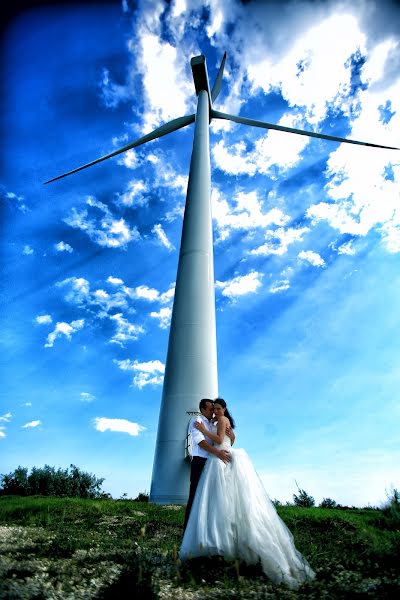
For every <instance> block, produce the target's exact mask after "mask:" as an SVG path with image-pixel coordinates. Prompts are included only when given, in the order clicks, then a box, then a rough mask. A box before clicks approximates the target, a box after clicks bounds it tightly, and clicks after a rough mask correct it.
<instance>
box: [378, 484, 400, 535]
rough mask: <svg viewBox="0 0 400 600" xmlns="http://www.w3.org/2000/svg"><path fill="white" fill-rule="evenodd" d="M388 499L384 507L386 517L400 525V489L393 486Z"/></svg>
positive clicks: (396, 525)
mask: <svg viewBox="0 0 400 600" xmlns="http://www.w3.org/2000/svg"><path fill="white" fill-rule="evenodd" d="M386 495H387V498H388V499H387V501H386V503H385V505H384V506H383V508H382V511H383V514H384V515H385V517H386V519H387V520H388V521H389V522H390V523H391V524H392V525H393V526H395V527H397V528H398V527H399V526H400V491H399V490H397V489H396V488H392V490H391V492H390V493H387V492H386Z"/></svg>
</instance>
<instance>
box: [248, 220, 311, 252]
mask: <svg viewBox="0 0 400 600" xmlns="http://www.w3.org/2000/svg"><path fill="white" fill-rule="evenodd" d="M309 231H310V229H309V227H288V228H287V229H285V228H284V227H278V228H277V229H271V230H267V231H266V232H265V239H266V243H265V244H263V245H262V246H259V247H258V248H254V249H253V250H250V254H256V255H261V256H268V255H270V254H277V255H279V256H281V255H283V254H286V252H287V251H288V248H289V246H290V245H291V244H294V243H295V242H301V241H302V240H303V237H304V235H305V234H306V233H308V232H309Z"/></svg>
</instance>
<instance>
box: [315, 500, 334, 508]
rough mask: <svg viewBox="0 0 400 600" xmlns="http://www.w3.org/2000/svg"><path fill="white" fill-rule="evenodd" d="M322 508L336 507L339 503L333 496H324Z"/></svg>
mask: <svg viewBox="0 0 400 600" xmlns="http://www.w3.org/2000/svg"><path fill="white" fill-rule="evenodd" d="M319 507H320V508H336V507H337V503H336V501H335V500H332V498H324V499H323V500H322V502H321V504H320V505H319Z"/></svg>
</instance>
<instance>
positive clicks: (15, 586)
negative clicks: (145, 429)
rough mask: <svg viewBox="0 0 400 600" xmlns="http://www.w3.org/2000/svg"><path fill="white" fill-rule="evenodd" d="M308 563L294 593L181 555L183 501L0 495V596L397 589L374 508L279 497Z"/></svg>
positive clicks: (393, 554) (386, 532)
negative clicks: (308, 578) (307, 576)
mask: <svg viewBox="0 0 400 600" xmlns="http://www.w3.org/2000/svg"><path fill="white" fill-rule="evenodd" d="M278 512H279V514H280V516H281V517H282V519H283V520H284V521H285V523H286V524H287V525H288V527H289V529H290V530H291V531H292V533H293V536H294V538H295V543H296V546H297V548H298V549H299V550H300V551H301V552H302V553H303V554H304V555H305V556H306V558H307V559H308V561H309V562H310V564H311V566H312V567H313V569H314V570H315V571H316V572H317V577H316V579H315V580H314V581H312V582H310V583H306V584H304V585H303V586H302V587H301V588H300V590H298V591H297V592H293V591H289V590H287V589H286V588H285V587H283V586H274V585H273V584H272V583H270V582H269V581H268V580H267V579H266V577H265V576H264V575H263V573H262V571H261V568H260V567H259V566H258V565H257V566H252V567H250V566H247V565H245V564H243V563H239V562H238V561H225V560H224V559H222V558H220V557H211V558H201V559H193V560H191V561H187V562H186V563H181V561H180V560H179V559H178V558H177V551H178V549H179V546H180V542H181V537H182V522H183V516H184V510H183V508H178V507H162V506H156V505H153V504H148V503H141V502H133V501H130V500H108V499H104V500H81V499H73V498H43V497H27V498H20V497H16V496H14V497H12V496H8V497H7V496H5V497H0V551H1V556H0V589H1V590H2V591H1V592H0V598H2V599H3V598H4V599H20V598H21V599H27V600H28V599H29V600H33V599H35V600H38V599H40V598H59V599H60V600H66V599H68V598H71V599H75V598H85V599H89V598H98V599H100V600H105V599H110V600H111V599H116V598H118V599H119V598H122V599H123V598H133V597H134V596H133V595H132V594H133V591H134V590H135V594H136V596H135V597H138V598H141V599H142V598H143V599H146V598H151V599H153V598H154V599H156V598H190V599H192V600H200V599H202V598H204V599H207V600H208V599H209V598H213V599H221V600H222V599H224V598H234V599H236V598H243V599H247V598H255V599H257V598H260V599H261V598H271V599H273V598H282V599H283V598H285V599H292V598H314V599H316V600H317V599H318V600H319V599H327V600H330V599H336V598H337V599H339V598H340V599H342V598H357V599H364V598H372V599H379V600H381V599H390V598H395V597H396V598H397V597H400V574H399V566H398V562H399V559H398V557H399V555H400V527H399V524H398V522H396V521H393V520H391V519H390V518H389V517H388V516H387V515H385V514H384V513H382V511H378V510H361V509H360V510H358V509H352V510H350V509H349V510H339V509H321V508H298V507H288V506H281V507H278Z"/></svg>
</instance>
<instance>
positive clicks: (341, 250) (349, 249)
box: [337, 240, 356, 256]
mask: <svg viewBox="0 0 400 600" xmlns="http://www.w3.org/2000/svg"><path fill="white" fill-rule="evenodd" d="M337 253H338V254H348V255H349V256H353V255H354V254H355V253H356V250H355V248H354V247H353V241H352V240H350V241H349V242H345V243H344V244H341V245H340V246H339V247H338V249H337Z"/></svg>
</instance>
